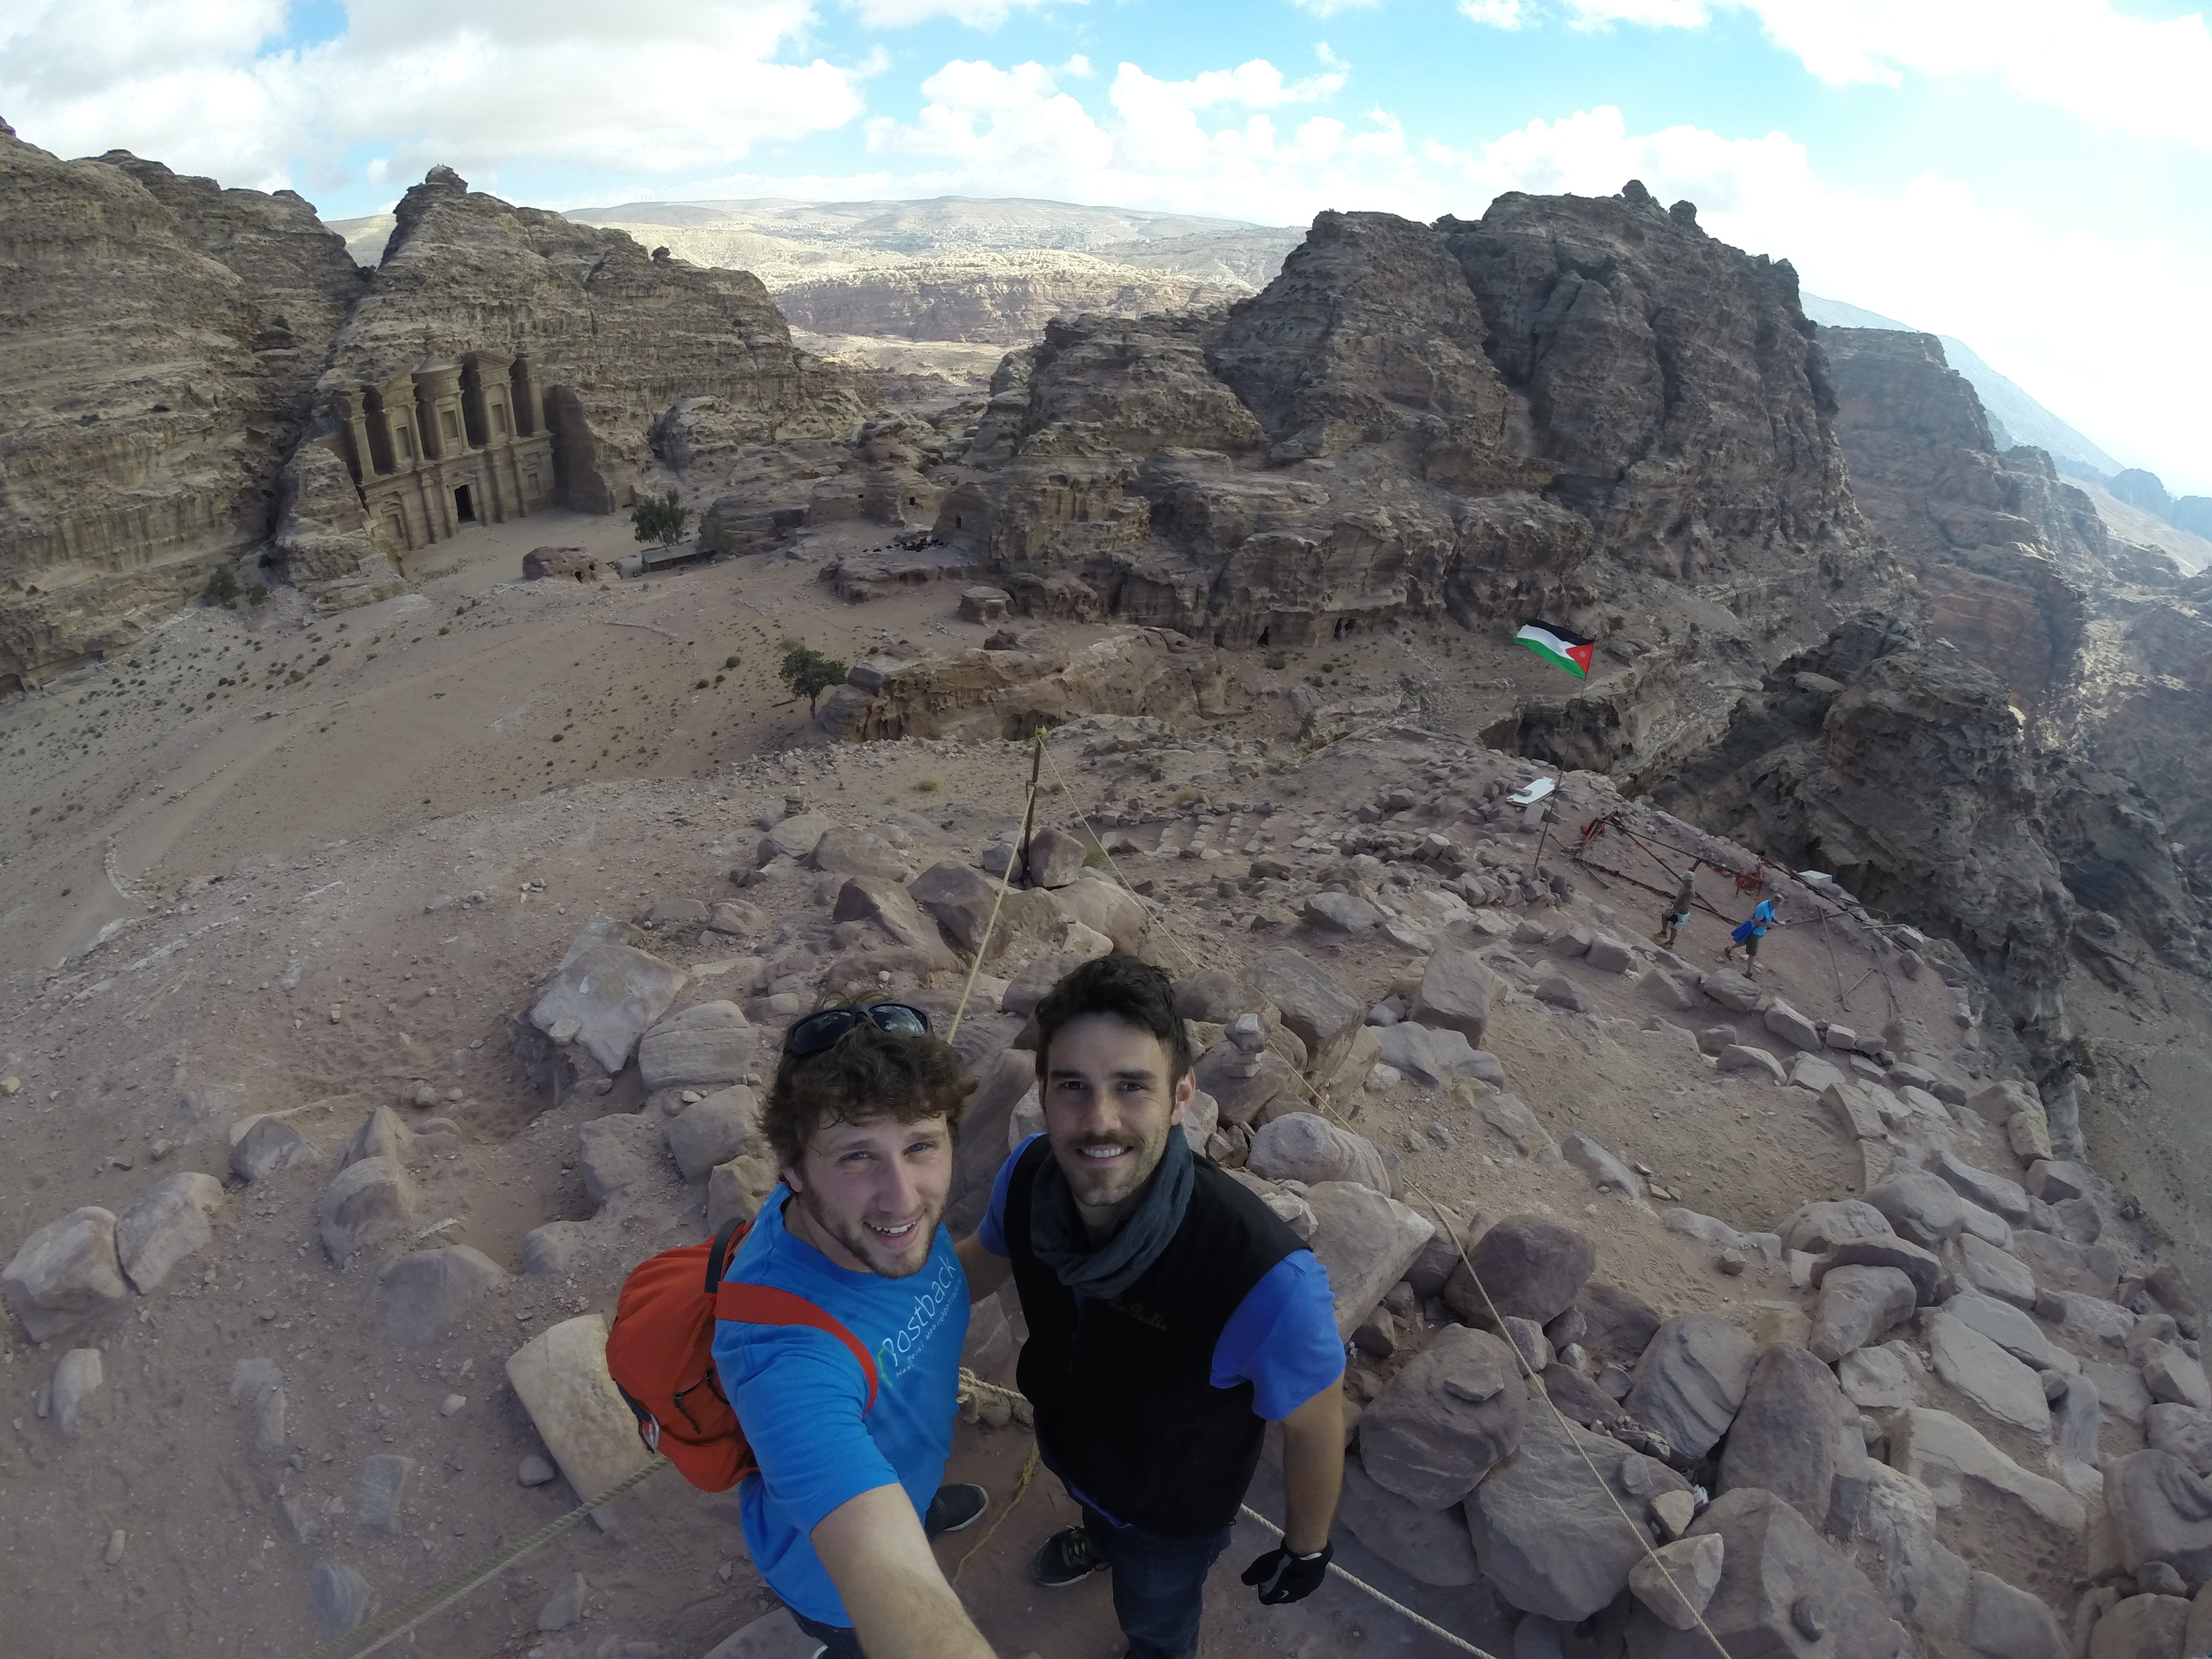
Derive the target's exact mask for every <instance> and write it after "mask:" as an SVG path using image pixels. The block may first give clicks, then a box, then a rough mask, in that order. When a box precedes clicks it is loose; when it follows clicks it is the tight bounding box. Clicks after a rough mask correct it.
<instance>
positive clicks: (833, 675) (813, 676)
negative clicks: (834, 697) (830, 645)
mask: <svg viewBox="0 0 2212 1659" xmlns="http://www.w3.org/2000/svg"><path fill="white" fill-rule="evenodd" d="M777 672H778V673H779V674H780V676H781V678H782V680H783V683H784V684H785V685H786V686H787V687H790V689H791V695H793V696H795V697H804V698H805V699H806V706H807V712H808V713H810V714H811V713H813V712H814V710H815V707H816V705H817V704H818V703H820V702H821V700H822V694H823V693H824V692H826V691H827V690H828V689H829V688H830V687H832V686H835V685H840V684H842V683H843V681H844V679H845V672H846V670H845V664H842V663H841V662H839V661H838V660H837V659H836V658H835V657H831V656H829V655H828V654H826V652H822V651H818V650H816V649H814V648H813V647H812V646H811V645H809V644H807V643H806V642H805V641H801V640H786V641H784V642H783V665H782V666H781V668H780V669H779V670H778V671H777Z"/></svg>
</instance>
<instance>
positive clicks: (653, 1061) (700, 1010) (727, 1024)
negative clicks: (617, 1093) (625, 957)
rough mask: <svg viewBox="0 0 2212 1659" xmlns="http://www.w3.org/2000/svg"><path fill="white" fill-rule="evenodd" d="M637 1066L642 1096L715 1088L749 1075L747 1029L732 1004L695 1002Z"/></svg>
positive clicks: (641, 1045) (664, 1028) (644, 1041)
mask: <svg viewBox="0 0 2212 1659" xmlns="http://www.w3.org/2000/svg"><path fill="white" fill-rule="evenodd" d="M896 891H897V892H898V893H899V894H900V895H901V896H902V897H903V896H904V895H905V889H904V888H903V887H901V888H898V889H896ZM637 1063H638V1075H639V1076H640V1077H641V1079H643V1081H644V1084H645V1087H646V1088H647V1089H648V1090H651V1089H659V1088H700V1089H705V1088H720V1087H725V1086H726V1085H728V1084H732V1083H735V1082H737V1081H739V1080H740V1079H742V1078H743V1077H744V1076H745V1075H746V1073H747V1072H749V1071H751V1070H752V1069H753V1028H752V1026H751V1025H748V1024H747V1023H746V1020H745V1011H744V1010H742V1009H741V1008H740V1007H738V1005H737V1004H736V1003H735V1002H701V1003H699V1004H698V1005H696V1006H695V1007H692V1008H687V1009H685V1010H683V1011H682V1012H680V1013H677V1014H672V1015H670V1016H669V1017H668V1018H666V1019H664V1020H662V1021H661V1022H660V1023H659V1024H658V1025H655V1026H654V1027H653V1028H652V1030H650V1031H649V1032H647V1033H645V1035H644V1036H643V1037H642V1038H641V1039H640V1040H639V1042H638V1050H637Z"/></svg>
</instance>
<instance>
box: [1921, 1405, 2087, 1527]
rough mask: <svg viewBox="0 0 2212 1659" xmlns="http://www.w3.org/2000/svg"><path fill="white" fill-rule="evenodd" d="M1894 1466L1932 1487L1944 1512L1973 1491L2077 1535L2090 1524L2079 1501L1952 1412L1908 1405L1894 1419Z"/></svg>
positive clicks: (2056, 1483)
mask: <svg viewBox="0 0 2212 1659" xmlns="http://www.w3.org/2000/svg"><path fill="white" fill-rule="evenodd" d="M1889 1464H1890V1467H1891V1468H1893V1469H1895V1470H1898V1471H1901V1472H1902V1473H1904V1474H1908V1475H1910V1476H1911V1477H1912V1478H1913V1479H1915V1480H1917V1481H1918V1482H1920V1484H1921V1485H1922V1486H1925V1487H1927V1488H1928V1490H1929V1491H1930V1492H1932V1494H1935V1501H1936V1503H1937V1504H1938V1506H1939V1507H1940V1508H1943V1509H1949V1508H1951V1507H1952V1506H1954V1505H1955V1504H1957V1503H1960V1502H1963V1501H1964V1499H1965V1496H1966V1494H1967V1491H1968V1489H1969V1488H1972V1489H1973V1490H1975V1491H1977V1492H1978V1493H1980V1494H1984V1495H1985V1496H1987V1497H1991V1498H1994V1499H1996V1500H1998V1501H1999V1502H2001V1503H2004V1504H2008V1505H2010V1506H2013V1507H2014V1508H2015V1509H2016V1510H2017V1511H2018V1512H2020V1513H2022V1514H2024V1515H2025V1516H2027V1517H2032V1518H2033V1519H2035V1520H2038V1521H2040V1522H2042V1523H2043V1524H2044V1525H2047V1526H2052V1527H2055V1528H2057V1529H2058V1530H2059V1531H2061V1532H2071V1533H2077V1534H2078V1533H2079V1532H2081V1531H2082V1530H2083V1529H2084V1527H2085V1526H2086V1525H2088V1517H2087V1515H2086V1513H2085V1511H2084V1509H2082V1502H2081V1500H2080V1499H2079V1498H2078V1497H2076V1496H2075V1495H2074V1494H2072V1493H2070V1492H2069V1491H2068V1490H2067V1489H2066V1488H2065V1487H2064V1486H2060V1485H2059V1484H2058V1482H2056V1481H2055V1480H2047V1479H2044V1478H2043V1477H2042V1476H2041V1475H2038V1474H2032V1473H2031V1472H2030V1471H2027V1470H2024V1469H2023V1468H2021V1467H2020V1465H2019V1464H2017V1463H2014V1462H2013V1461H2012V1459H2011V1458H2009V1457H2008V1456H2006V1455H2004V1453H2002V1452H2001V1451H1999V1450H1998V1449H1997V1448H1995V1447H1994V1446H1992V1445H1991V1444H1990V1443H1989V1442H1988V1441H1987V1440H1984V1439H1983V1438H1982V1437H1981V1435H1980V1434H1978V1433H1977V1432H1975V1430H1974V1429H1973V1428H1972V1427H1970V1425H1967V1424H1965V1423H1962V1422H1961V1421H1960V1420H1959V1419H1958V1418H1957V1417H1953V1416H1952V1415H1951V1414H1950V1413H1949V1412H1947V1411H1938V1410H1934V1409H1931V1408H1929V1407H1926V1406H1908V1407H1906V1408H1905V1409H1903V1410H1901V1411H1900V1412H1899V1413H1897V1415H1896V1416H1895V1417H1893V1418H1891V1419H1890V1429H1889Z"/></svg>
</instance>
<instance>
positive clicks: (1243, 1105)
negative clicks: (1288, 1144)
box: [1197, 1042, 1305, 1124]
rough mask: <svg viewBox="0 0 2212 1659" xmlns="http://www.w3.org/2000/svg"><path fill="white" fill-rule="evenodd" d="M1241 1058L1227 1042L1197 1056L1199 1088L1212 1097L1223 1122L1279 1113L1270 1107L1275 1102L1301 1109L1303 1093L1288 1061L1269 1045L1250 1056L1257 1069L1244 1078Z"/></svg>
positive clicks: (1248, 1120) (1253, 1119)
mask: <svg viewBox="0 0 2212 1659" xmlns="http://www.w3.org/2000/svg"><path fill="white" fill-rule="evenodd" d="M1242 1059H1243V1056H1242V1055H1241V1054H1240V1051H1239V1050H1238V1049H1237V1048H1236V1047H1235V1046H1234V1045H1233V1044H1231V1043H1227V1042H1217V1043H1216V1044H1215V1045H1214V1046H1213V1047H1212V1048H1209V1049H1207V1050H1206V1052H1205V1053H1204V1054H1203V1055H1202V1056H1199V1060H1198V1065H1197V1077H1198V1087H1200V1088H1202V1089H1204V1090H1205V1091H1206V1092H1207V1093H1208V1094H1211V1095H1212V1096H1213V1097H1214V1100H1215V1102H1216V1104H1217V1106H1218V1108H1219V1110H1220V1113H1221V1120H1222V1121H1223V1122H1224V1123H1232V1124H1251V1123H1256V1122H1258V1121H1260V1120H1262V1119H1263V1118H1271V1117H1276V1116H1279V1115H1280V1114H1279V1113H1275V1112H1271V1111H1270V1110H1269V1108H1270V1107H1271V1105H1272V1104H1273V1103H1274V1102H1278V1101H1286V1102H1289V1105H1290V1110H1302V1108H1303V1106H1304V1104H1305V1094H1304V1092H1303V1091H1302V1089H1301V1087H1300V1086H1299V1079H1298V1072H1297V1070H1296V1068H1294V1066H1293V1065H1292V1064H1290V1062H1289V1061H1287V1060H1286V1059H1284V1058H1283V1056H1280V1055H1279V1054H1277V1053H1276V1052H1275V1051H1274V1050H1273V1049H1271V1048H1269V1049H1263V1050H1262V1051H1261V1052H1260V1053H1259V1054H1257V1055H1256V1056H1253V1058H1252V1064H1253V1065H1254V1066H1255V1067H1256V1070H1255V1071H1253V1073H1252V1075H1250V1076H1249V1077H1246V1076H1242V1075H1240V1073H1241V1071H1242V1070H1243V1064H1242Z"/></svg>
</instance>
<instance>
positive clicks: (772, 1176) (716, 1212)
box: [541, 1148, 782, 1233]
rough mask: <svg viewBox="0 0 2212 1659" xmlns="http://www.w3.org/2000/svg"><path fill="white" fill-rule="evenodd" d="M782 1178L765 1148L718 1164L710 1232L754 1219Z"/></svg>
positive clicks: (711, 1189)
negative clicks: (736, 1222)
mask: <svg viewBox="0 0 2212 1659" xmlns="http://www.w3.org/2000/svg"><path fill="white" fill-rule="evenodd" d="M780 1179H782V1176H781V1174H780V1171H778V1170H777V1168H776V1162H775V1158H774V1157H773V1156H772V1155H771V1154H770V1153H769V1152H768V1151H767V1150H766V1149H765V1148H763V1149H761V1150H760V1151H757V1152H745V1153H741V1154H739V1155H738V1156H736V1157H733V1158H732V1159H731V1160H730V1161H729V1162H728V1163H726V1164H716V1165H715V1166H714V1168H713V1169H711V1170H710V1171H708V1172H707V1231H708V1232H709V1233H720V1232H721V1231H722V1229H723V1228H724V1227H725V1226H726V1225H729V1224H730V1223H731V1222H733V1221H750V1220H752V1219H753V1217H756V1216H757V1215H759V1214H760V1207H761V1205H762V1203H763V1202H765V1200H766V1199H767V1197H768V1194H770V1193H772V1192H773V1191H774V1190H775V1188H776V1183H777V1182H778V1181H779V1180H780ZM541 1231H542V1229H541Z"/></svg>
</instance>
